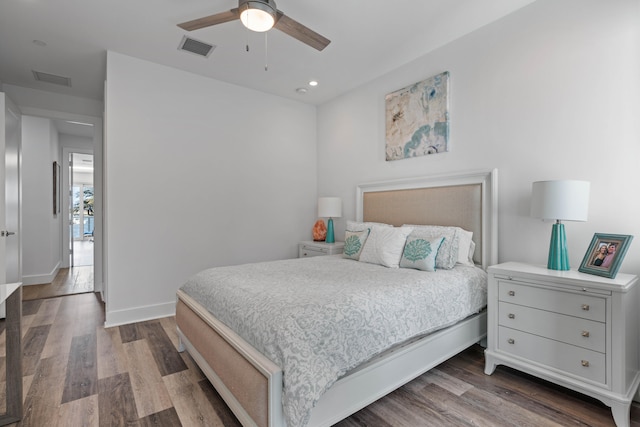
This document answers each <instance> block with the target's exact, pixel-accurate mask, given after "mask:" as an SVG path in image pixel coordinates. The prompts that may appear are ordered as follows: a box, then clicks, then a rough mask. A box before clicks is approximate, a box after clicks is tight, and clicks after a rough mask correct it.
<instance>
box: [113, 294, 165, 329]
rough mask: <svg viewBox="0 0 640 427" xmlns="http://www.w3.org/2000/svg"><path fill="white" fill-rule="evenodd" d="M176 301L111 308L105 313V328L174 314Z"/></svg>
mask: <svg viewBox="0 0 640 427" xmlns="http://www.w3.org/2000/svg"><path fill="white" fill-rule="evenodd" d="M175 314H176V302H175V301H171V302H167V303H163V304H154V305H145V306H141V307H132V308H127V309H125V310H112V311H109V310H107V312H106V313H105V317H106V320H105V322H104V327H105V328H111V327H113V326H120V325H127V324H129V323H135V322H144V321H146V320H153V319H160V318H162V317H169V316H175Z"/></svg>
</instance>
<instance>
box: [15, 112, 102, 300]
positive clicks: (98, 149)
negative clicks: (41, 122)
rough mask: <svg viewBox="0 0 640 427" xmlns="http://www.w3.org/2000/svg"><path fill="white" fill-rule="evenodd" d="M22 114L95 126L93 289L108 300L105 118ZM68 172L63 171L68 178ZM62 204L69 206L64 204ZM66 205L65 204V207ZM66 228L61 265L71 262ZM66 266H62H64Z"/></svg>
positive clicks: (39, 113)
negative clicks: (106, 275) (105, 219)
mask: <svg viewBox="0 0 640 427" xmlns="http://www.w3.org/2000/svg"><path fill="white" fill-rule="evenodd" d="M21 111H22V115H26V116H35V117H43V118H47V119H52V120H73V121H79V122H84V123H91V124H93V144H92V145H93V163H94V169H93V181H94V184H93V185H94V191H95V193H94V194H95V195H94V197H95V199H94V221H95V235H94V244H93V279H94V284H93V289H94V291H95V292H100V294H101V297H102V300H103V301H105V300H106V292H107V289H106V277H105V272H106V269H105V266H106V262H107V260H106V259H105V255H104V254H106V251H105V250H104V248H105V245H106V241H105V239H104V235H105V234H104V224H105V222H104V202H103V200H104V178H103V177H104V167H103V162H104V144H103V129H104V125H103V119H102V117H96V116H87V115H82V114H73V113H67V112H62V111H54V110H47V109H42V108H33V107H21ZM65 148H71V147H66V146H61V150H64V149H65ZM59 156H62V153H59ZM63 171H66V175H67V177H66V179H67V183H68V182H69V181H68V180H69V176H68V175H69V168H64V169H63ZM64 175H65V172H63V178H64ZM65 194H66V197H67V199H68V198H69V194H68V193H67V192H64V193H63V197H64V196H65ZM62 203H68V201H66V202H62ZM63 206H64V205H63ZM61 222H67V224H66V227H65V224H64V223H63V224H62V226H61V233H62V238H61V239H60V244H61V245H62V250H61V257H62V259H61V262H63V261H65V259H66V263H67V264H68V263H69V249H68V246H64V245H65V243H64V236H65V235H66V236H67V237H66V239H67V243H68V239H69V238H68V231H69V230H68V227H69V224H68V221H61ZM61 265H62V264H61Z"/></svg>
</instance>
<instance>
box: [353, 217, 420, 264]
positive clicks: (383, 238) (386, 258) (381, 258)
mask: <svg viewBox="0 0 640 427" xmlns="http://www.w3.org/2000/svg"><path fill="white" fill-rule="evenodd" d="M411 231H412V228H411V227H384V226H374V227H371V231H370V232H369V237H368V238H367V241H366V242H365V244H364V248H363V249H362V252H361V253H360V259H359V261H362V262H368V263H370V264H379V265H383V266H385V267H390V268H398V265H399V264H400V257H402V250H403V249H404V243H405V242H406V240H407V236H408V235H409V234H411Z"/></svg>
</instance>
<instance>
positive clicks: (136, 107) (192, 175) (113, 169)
mask: <svg viewBox="0 0 640 427" xmlns="http://www.w3.org/2000/svg"><path fill="white" fill-rule="evenodd" d="M105 99H106V102H105V106H106V109H105V130H106V132H105V134H106V140H105V146H104V148H105V153H104V155H105V161H106V169H105V170H106V172H107V173H106V175H105V196H106V197H105V214H106V218H105V219H106V223H105V225H106V229H105V233H106V237H107V239H106V241H107V248H106V251H107V257H106V259H107V261H108V263H107V266H106V273H107V275H106V280H107V289H106V290H107V293H106V294H107V299H106V304H107V305H106V317H107V325H112V324H118V323H124V322H130V321H134V320H141V319H143V318H150V317H157V316H164V315H169V314H172V313H173V312H174V310H175V292H176V290H177V289H178V287H179V286H180V285H181V284H182V283H183V282H184V281H185V279H187V277H188V276H190V275H191V274H194V273H196V272H197V271H200V270H201V269H203V268H206V267H213V266H220V265H229V264H239V263H245V262H252V261H263V260H274V259H281V258H290V257H295V256H296V254H297V252H296V245H297V243H298V241H299V240H301V239H306V238H309V237H310V233H311V231H310V230H311V227H312V226H313V223H314V222H315V213H314V210H315V203H316V188H317V181H316V176H317V171H316V133H315V129H316V110H315V107H312V106H308V105H304V104H301V103H298V102H295V101H291V100H287V99H283V98H279V97H275V96H272V95H267V94H264V93H260V92H257V91H254V90H249V89H245V88H241V87H238V86H233V85H230V84H226V83H222V82H219V81H215V80H212V79H207V78H203V77H200V76H196V75H193V74H190V73H186V72H183V71H179V70H176V69H172V68H168V67H165V66H161V65H157V64H153V63H150V62H146V61H142V60H139V59H135V58H131V57H127V56H124V55H121V54H117V53H113V52H109V53H108V55H107V89H106V93H105Z"/></svg>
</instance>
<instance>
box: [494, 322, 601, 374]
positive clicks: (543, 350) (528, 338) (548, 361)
mask: <svg viewBox="0 0 640 427" xmlns="http://www.w3.org/2000/svg"><path fill="white" fill-rule="evenodd" d="M498 349H499V350H501V351H504V352H506V353H509V354H512V355H514V356H518V357H520V358H523V359H527V360H528V361H533V362H537V363H540V364H542V365H545V366H548V367H549V368H552V369H555V370H560V371H564V372H567V373H570V374H573V375H576V376H578V377H580V378H583V379H586V380H590V381H594V382H596V383H600V384H603V385H604V384H606V362H605V361H606V357H605V355H604V354H603V353H598V352H596V351H593V350H588V349H585V348H582V347H576V346H573V345H570V344H566V343H562V342H559V341H554V340H551V339H548V338H543V337H540V336H538V335H533V334H528V333H526V332H522V331H518V330H515V329H510V328H506V327H504V326H500V327H498ZM561 373H562V372H561Z"/></svg>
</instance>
